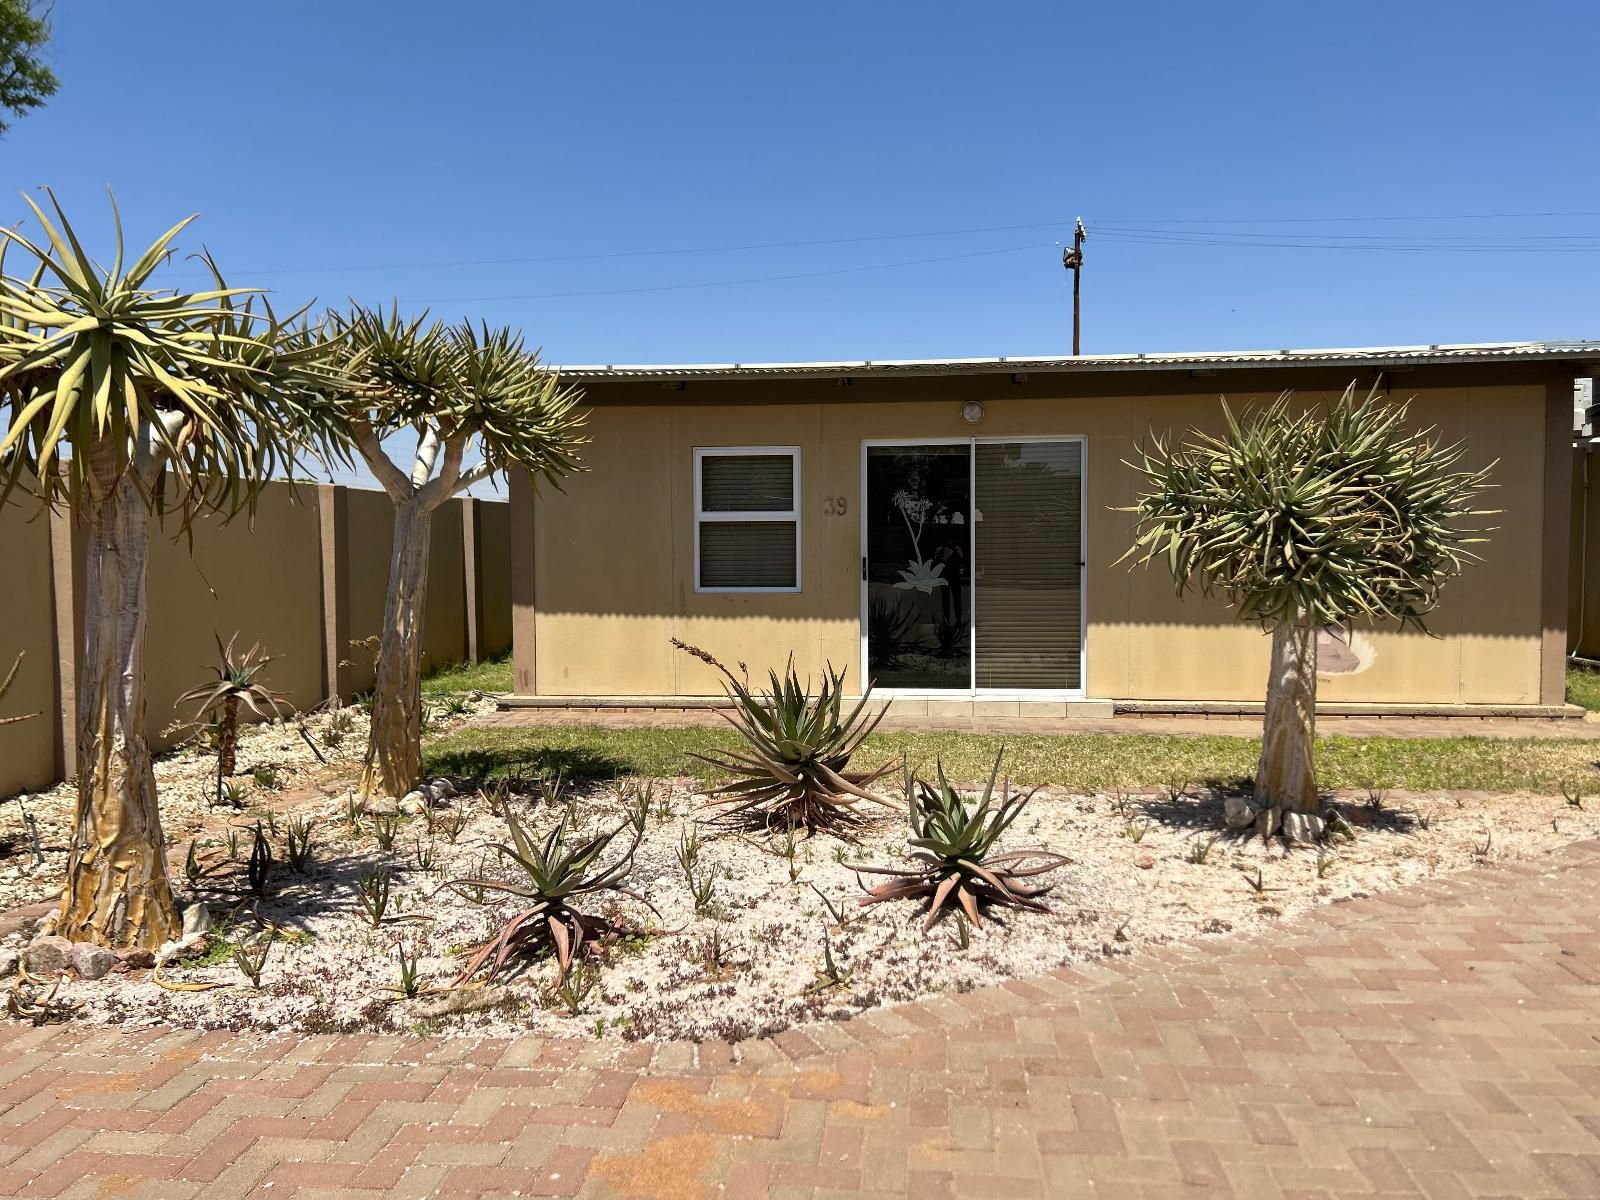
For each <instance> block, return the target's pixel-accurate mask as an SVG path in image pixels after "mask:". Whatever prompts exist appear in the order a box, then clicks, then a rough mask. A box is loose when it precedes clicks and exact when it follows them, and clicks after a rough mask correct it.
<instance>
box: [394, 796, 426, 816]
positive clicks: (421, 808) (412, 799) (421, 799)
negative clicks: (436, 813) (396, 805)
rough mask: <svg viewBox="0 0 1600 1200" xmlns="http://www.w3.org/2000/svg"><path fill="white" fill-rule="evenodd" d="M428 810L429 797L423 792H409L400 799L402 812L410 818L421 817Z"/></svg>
mask: <svg viewBox="0 0 1600 1200" xmlns="http://www.w3.org/2000/svg"><path fill="white" fill-rule="evenodd" d="M427 810H428V797H427V796H425V795H423V794H422V793H421V792H407V793H406V794H405V795H404V796H402V797H400V811H401V812H403V813H405V814H406V816H408V817H420V816H421V815H422V814H423V813H425V812H426V811H427Z"/></svg>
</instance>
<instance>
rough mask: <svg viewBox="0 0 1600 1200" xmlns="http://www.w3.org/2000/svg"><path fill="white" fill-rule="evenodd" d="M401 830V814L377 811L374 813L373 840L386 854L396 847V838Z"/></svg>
mask: <svg viewBox="0 0 1600 1200" xmlns="http://www.w3.org/2000/svg"><path fill="white" fill-rule="evenodd" d="M399 832H400V814H399V813H397V812H375V813H373V814H372V840H373V841H375V842H377V843H378V849H379V850H382V851H383V852H384V853H385V854H387V853H389V851H391V850H393V849H394V839H395V837H396V835H397V834H399Z"/></svg>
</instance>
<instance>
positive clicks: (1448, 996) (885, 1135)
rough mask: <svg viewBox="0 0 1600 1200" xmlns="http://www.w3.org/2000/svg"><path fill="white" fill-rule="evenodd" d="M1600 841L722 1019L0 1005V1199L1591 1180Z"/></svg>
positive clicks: (1435, 1194)
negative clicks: (399, 1032) (1295, 911)
mask: <svg viewBox="0 0 1600 1200" xmlns="http://www.w3.org/2000/svg"><path fill="white" fill-rule="evenodd" d="M1597 893H1600V844H1597V843H1585V844H1581V845H1577V846H1573V847H1569V848H1568V849H1567V850H1565V851H1563V852H1562V853H1560V854H1556V855H1552V856H1549V857H1547V858H1542V859H1538V860H1535V861H1531V862H1525V863H1517V864H1508V865H1501V866H1496V867H1490V868H1485V869H1482V870H1479V871H1475V872H1472V873H1470V874H1467V875H1462V876H1457V877H1454V878H1451V879H1446V880H1442V881H1433V882H1430V883H1427V884H1424V885H1421V886H1419V887H1417V888H1415V889H1412V890H1411V891H1409V892H1400V893H1395V894H1393V895H1391V896H1388V897H1373V898H1368V899H1363V900H1357V901H1354V902H1352V903H1347V904H1340V905H1334V906H1331V907H1329V908H1326V909H1323V910H1321V911H1320V912H1318V913H1316V914H1314V915H1312V916H1310V917H1307V918H1305V919H1303V920H1300V921H1297V922H1295V923H1293V924H1290V925H1285V926H1284V927H1282V928H1280V929H1277V930H1274V931H1272V932H1271V934H1270V935H1262V936H1257V937H1253V938H1247V939H1238V940H1234V941H1226V942H1210V943H1207V944H1206V945H1204V946H1171V947H1163V948H1158V949H1156V950H1154V951H1151V952H1148V953H1145V954H1142V955H1140V956H1138V957H1136V958H1133V959H1128V960H1115V961H1113V962H1111V963H1108V964H1103V965H1096V966H1092V967H1088V968H1085V969H1082V970H1078V971H1068V970H1063V971H1061V972H1058V973H1057V974H1056V975H1053V976H1047V977H1044V978H1040V979H1034V980H1027V981H1014V982H1012V983H1009V984H1007V985H1004V986H1001V987H995V988H990V989H985V990H982V991H977V992H972V993H968V994H966V995H958V996H951V997H942V998H938V999H935V1000H932V1001H929V1002H926V1003H922V1004H918V1005H911V1006H905V1007H901V1008H894V1009H886V1010H882V1011H878V1012H874V1013H871V1014H868V1015H866V1016H864V1017H861V1018H858V1019H856V1020H854V1021H849V1022H843V1023H840V1024H830V1025H823V1026H817V1027H810V1028H807V1029H804V1030H798V1031H793V1032H791V1033H790V1034H787V1035H785V1036H783V1037H780V1038H777V1039H774V1040H772V1041H760V1042H751V1043H745V1044H743V1045H740V1046H737V1047H731V1048H730V1047H728V1046H725V1045H721V1044H707V1045H704V1046H700V1047H694V1046H688V1045H683V1044H670V1045H660V1046H640V1045H627V1044H616V1043H609V1042H606V1043H602V1042H596V1041H580V1040H573V1041H565V1042H559V1041H547V1040H541V1039H532V1038H529V1039H520V1040H516V1041H474V1040H467V1039H458V1040H450V1041H427V1040H418V1039H410V1038H398V1037H380V1038H372V1037H294V1038H278V1039H273V1038H266V1039H263V1038H261V1037H256V1036H244V1035H233V1034H216V1033H208V1034H200V1033H195V1032H191V1031H174V1030H140V1031H122V1030H108V1029H93V1028H77V1027H73V1026H70V1025H69V1026H62V1027H56V1028H44V1029H34V1028H31V1027H29V1026H25V1025H21V1024H19V1023H16V1022H10V1023H8V1024H6V1025H4V1026H0V1195H5V1196H28V1197H32V1196H41V1197H43V1196H62V1197H104V1196H129V1197H150V1198H152V1200H185V1198H187V1197H202V1196H203V1197H205V1198H206V1200H227V1198H229V1197H238V1196H264V1197H273V1198H274V1200H276V1198H278V1197H289V1196H294V1197H304V1198H306V1200H313V1198H314V1200H335V1198H353V1197H378V1196H408V1197H424V1196H438V1197H487V1196H494V1197H502V1196H513V1195H521V1196H582V1197H597V1198H599V1197H661V1198H663V1200H697V1198H700V1197H707V1198H726V1200H735V1198H737V1197H767V1196H771V1197H777V1198H784V1197H802V1196H805V1197H831V1196H846V1195H850V1196H881V1197H888V1196H901V1195H907V1194H912V1195H917V1196H953V1197H993V1196H1006V1197H1016V1198H1026V1197H1034V1196H1063V1197H1079V1196H1082V1197H1124V1196H1126V1197H1133V1198H1135V1200H1162V1198H1168V1197H1171V1198H1174V1200H1176V1198H1182V1200H1207V1198H1211V1197H1241V1198H1244V1197H1249V1198H1257V1197H1260V1198H1270V1200H1341V1198H1349V1197H1378V1196H1382V1197H1413V1198H1423V1200H1458V1198H1465V1200H1471V1198H1476V1197H1518V1198H1540V1197H1550V1198H1554V1197H1583V1198H1594V1197H1600V986H1597V984H1600V936H1597V935H1600V906H1597V905H1596V904H1595V903H1594V897H1595V895H1596V894H1597Z"/></svg>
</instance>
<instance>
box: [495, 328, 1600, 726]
mask: <svg viewBox="0 0 1600 1200" xmlns="http://www.w3.org/2000/svg"><path fill="white" fill-rule="evenodd" d="M1597 362H1600V343H1594V342H1585V343H1575V342H1550V343H1517V344H1497V345H1470V346H1468V345H1450V346H1446V345H1435V346H1407V347H1394V348H1378V349H1353V350H1284V351H1258V352H1257V351H1252V352H1242V353H1200V354H1135V355H1087V356H1083V357H1066V358H1050V357H1046V358H1016V359H1012V358H989V359H951V360H919V361H895V362H822V363H775V364H757V365H752V364H739V363H734V364H727V365H701V366H594V367H575V368H565V369H564V370H563V375H564V376H565V377H566V378H568V379H570V380H572V381H574V382H577V383H581V384H582V385H583V386H584V389H585V391H586V393H587V403H588V404H589V406H590V407H591V409H592V416H591V419H590V423H589V430H588V432H589V434H590V436H591V438H592V443H591V444H590V445H589V446H588V447H587V448H586V450H585V453H584V458H585V461H586V463H587V465H588V470H587V472H586V473H584V474H582V475H579V476H577V477H575V478H573V479H572V480H570V481H569V482H568V483H567V484H566V485H565V490H564V491H560V490H556V489H554V488H549V487H541V488H539V489H537V491H536V490H535V489H533V488H532V487H531V486H530V484H529V481H528V479H527V477H526V476H521V475H519V476H518V477H517V478H515V479H514V480H513V484H512V494H511V521H512V559H513V566H512V571H513V577H512V588H513V605H514V618H513V619H514V637H515V667H516V673H515V692H516V694H515V696H513V697H512V699H511V701H510V702H511V703H513V704H526V705H538V706H572V707H610V706H626V707H635V706H637V707H663V706H667V707H670V706H677V705H696V704H704V703H707V702H708V699H709V698H720V696H721V687H720V684H719V679H718V676H717V674H716V672H715V671H714V670H713V669H712V668H711V667H709V666H707V665H706V664H705V663H703V662H701V661H699V660H697V659H696V658H694V657H692V656H690V655H687V654H685V653H683V652H681V651H680V650H678V649H676V648H675V647H674V645H673V642H674V640H675V639H676V640H678V641H681V642H686V643H689V644H691V645H695V646H699V647H703V648H704V649H706V650H708V651H710V652H711V653H712V654H713V655H715V656H716V657H717V658H718V659H720V660H722V661H723V662H725V663H727V664H728V665H729V666H730V667H734V669H736V670H737V666H736V664H741V663H742V664H745V665H746V666H747V667H748V668H749V670H750V672H751V674H752V676H753V677H754V678H756V679H764V678H765V675H766V671H767V669H768V668H770V667H777V668H780V669H781V668H782V666H783V664H784V663H785V661H786V660H788V659H789V658H790V656H793V659H794V662H795V664H796V666H797V667H798V668H799V669H800V670H801V671H802V672H805V673H809V674H812V675H815V674H816V673H818V672H819V671H820V670H821V669H822V668H823V666H824V665H825V664H832V665H833V666H834V667H836V668H846V669H848V672H849V678H850V679H851V680H855V681H859V680H862V679H865V678H871V679H873V680H874V681H875V683H876V686H877V689H878V691H879V693H880V694H883V695H887V696H892V697H893V699H894V701H895V709H896V711H897V713H904V714H907V715H911V716H915V715H919V714H922V713H928V714H930V715H964V714H972V715H979V716H989V715H994V716H999V715H1019V716H1028V715H1047V714H1048V715H1058V716H1059V715H1074V714H1083V715H1090V714H1101V715H1104V714H1109V712H1110V711H1112V709H1113V707H1115V708H1116V709H1118V710H1130V709H1133V710H1154V711H1172V712H1184V711H1240V710H1247V709H1248V708H1249V707H1250V706H1253V705H1259V704H1260V702H1261V699H1262V696H1263V693H1264V689H1265V680H1266V662H1267V657H1266V656H1267V644H1268V640H1269V639H1267V638H1266V637H1265V636H1263V634H1262V632H1261V631H1260V629H1259V628H1258V627H1257V626H1255V625H1251V624H1248V623H1241V622H1239V621H1237V620H1236V619H1235V617H1234V614H1233V613H1232V612H1231V611H1229V610H1228V609H1227V608H1226V607H1224V606H1223V605H1221V604H1220V603H1215V602H1205V601H1202V600H1200V599H1199V598H1197V597H1194V596H1188V597H1185V598H1182V599H1180V598H1178V597H1177V596H1176V595H1175V592H1174V588H1173V585H1172V582H1171V580H1170V578H1169V577H1168V576H1167V574H1166V572H1165V571H1164V570H1162V569H1158V568H1153V569H1132V570H1130V569H1129V567H1128V566H1127V565H1126V564H1119V562H1118V560H1119V559H1120V558H1121V557H1122V555H1123V553H1124V552H1125V551H1126V550H1127V549H1128V546H1129V543H1130V530H1131V528H1132V518H1131V517H1130V515H1129V514H1128V513H1126V512H1124V511H1121V510H1122V509H1123V508H1124V507H1125V506H1127V505H1129V504H1131V503H1132V501H1133V498H1134V495H1135V491H1136V489H1137V487H1138V486H1139V483H1140V476H1139V475H1138V473H1137V472H1136V471H1135V470H1134V469H1133V468H1131V467H1129V466H1128V465H1127V461H1126V460H1129V459H1131V458H1133V457H1135V453H1134V452H1135V447H1136V445H1137V443H1138V442H1139V440H1140V439H1142V438H1145V437H1147V436H1148V435H1149V434H1150V433H1151V432H1152V431H1159V432H1168V433H1176V434H1180V435H1181V434H1182V433H1183V432H1184V431H1185V430H1187V429H1189V428H1198V429H1207V430H1213V431H1214V430H1217V429H1219V428H1220V427H1221V422H1222V410H1221V405H1220V404H1219V402H1218V401H1219V397H1223V396H1225V397H1226V398H1227V400H1228V402H1229V403H1230V405H1233V406H1234V407H1235V408H1236V409H1237V408H1242V407H1246V406H1249V405H1251V404H1255V403H1261V402H1265V401H1269V400H1271V399H1273V398H1275V397H1276V396H1277V395H1278V394H1279V393H1280V392H1283V391H1285V390H1292V391H1293V392H1294V393H1295V395H1296V396H1297V397H1298V398H1299V399H1300V400H1301V401H1303V402H1306V403H1323V402H1327V401H1331V400H1333V399H1335V398H1337V396H1338V395H1339V394H1340V393H1341V392H1342V391H1343V390H1344V388H1345V387H1346V386H1348V385H1349V384H1350V383H1351V382H1352V381H1353V382H1354V383H1355V385H1356V387H1357V388H1358V389H1359V390H1361V391H1363V392H1364V391H1365V390H1366V389H1367V388H1369V387H1371V386H1373V384H1374V383H1377V384H1378V386H1379V387H1380V389H1381V390H1382V391H1383V392H1384V393H1385V394H1387V395H1389V396H1392V397H1393V398H1394V399H1395V400H1396V401H1400V400H1410V401H1411V416H1412V419H1413V420H1414V421H1415V422H1416V423H1418V424H1419V425H1424V426H1436V427H1437V429H1438V433H1439V436H1440V437H1442V438H1443V439H1445V440H1447V441H1455V440H1458V439H1459V440H1464V441H1465V442H1466V443H1467V446H1468V460H1469V463H1470V464H1481V463H1488V462H1491V461H1496V460H1497V461H1498V466H1496V468H1495V472H1494V479H1495V482H1496V483H1497V484H1498V491H1497V492H1496V493H1495V507H1496V508H1498V509H1501V510H1503V511H1502V512H1501V513H1500V514H1499V515H1497V516H1496V517H1494V518H1493V524H1494V525H1495V526H1496V528H1495V530H1494V532H1493V533H1492V534H1491V535H1490V537H1489V541H1488V543H1487V544H1486V545H1484V546H1482V547H1480V548H1479V549H1480V552H1481V555H1482V559H1483V561H1482V563H1481V564H1478V565H1475V566H1473V567H1471V568H1470V569H1469V570H1468V571H1467V572H1466V574H1465V575H1464V576H1463V577H1462V578H1460V579H1458V580H1456V581H1455V582H1453V583H1452V584H1450V585H1449V587H1448V588H1447V590H1446V593H1445V597H1444V602H1443V605H1442V607H1441V608H1440V610H1439V611H1438V613H1437V614H1436V615H1435V617H1434V619H1433V622H1432V625H1433V631H1434V634H1435V636H1432V637H1429V636H1426V635H1422V634H1419V633H1415V632H1401V631H1399V630H1398V629H1397V628H1395V627H1394V626H1392V625H1391V626H1378V627H1375V628H1371V629H1366V628H1357V629H1353V630H1349V631H1330V632H1329V633H1328V634H1325V635H1324V646H1325V653H1324V654H1323V656H1322V666H1323V671H1324V680H1323V684H1322V687H1321V689H1320V696H1321V700H1322V702H1323V703H1324V705H1325V706H1326V707H1327V709H1328V711H1330V712H1339V711H1344V712H1379V713H1387V712H1436V711H1441V710H1442V711H1449V712H1461V713H1490V712H1511V713H1516V714H1523V715H1551V714H1555V713H1558V712H1562V711H1565V710H1564V709H1563V707H1562V706H1563V704H1564V686H1563V675H1564V672H1563V667H1564V662H1563V659H1564V655H1565V652H1566V649H1567V646H1566V637H1567V633H1566V625H1567V605H1568V559H1569V551H1570V548H1569V544H1568V537H1569V529H1570V526H1571V520H1572V501H1571V494H1572V493H1571V487H1572V429H1573V424H1572V420H1573V380H1574V378H1576V377H1578V376H1586V375H1591V374H1593V373H1594V370H1595V365H1596V363H1597Z"/></svg>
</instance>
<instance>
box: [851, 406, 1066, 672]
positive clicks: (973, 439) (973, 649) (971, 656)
mask: <svg viewBox="0 0 1600 1200" xmlns="http://www.w3.org/2000/svg"><path fill="white" fill-rule="evenodd" d="M986 442H987V443H996V442H1002V443H1003V442H1077V443H1078V463H1079V468H1078V489H1079V490H1078V553H1079V554H1080V555H1082V557H1081V558H1080V559H1079V561H1078V686H1077V687H1075V688H980V687H977V686H968V687H965V688H890V687H884V688H874V689H873V691H874V692H875V693H876V694H879V695H883V696H887V697H890V698H894V697H903V698H905V699H913V700H915V699H925V700H960V699H970V700H1081V699H1083V697H1084V696H1085V695H1086V694H1087V691H1086V689H1087V687H1088V682H1089V598H1088V587H1089V565H1088V564H1089V558H1088V554H1089V543H1088V538H1089V504H1088V500H1089V439H1088V437H1087V436H1086V435H1084V434H1081V433H1067V434H1027V435H1025V436H1014V435H1007V434H992V435H983V436H978V435H973V436H969V437H924V438H916V437H895V438H863V439H862V440H861V473H860V483H861V490H860V492H859V493H858V495H859V496H860V497H861V499H860V503H859V508H860V510H861V513H860V521H859V523H858V525H857V537H858V539H859V540H858V544H857V547H856V549H857V555H856V557H857V558H858V559H861V560H863V561H864V560H865V558H866V553H867V451H868V450H870V449H872V448H873V447H880V448H881V447H914V446H970V447H971V448H972V453H970V454H969V455H968V457H967V476H968V480H969V482H968V487H967V494H968V496H969V498H970V500H969V502H970V503H971V505H972V507H973V508H974V509H976V508H977V504H978V480H977V475H978V455H977V447H978V446H979V444H980V443H986ZM977 536H978V522H977V521H976V520H975V519H974V520H969V521H968V522H967V562H968V563H969V564H970V566H969V568H968V569H969V571H970V572H971V584H970V586H971V590H972V615H973V617H974V618H976V616H977V612H978V556H977ZM860 583H861V603H860V610H859V612H858V614H857V619H858V620H859V621H860V623H861V638H860V647H859V652H860V671H861V679H862V681H863V684H865V683H866V682H868V681H870V676H869V674H868V661H869V660H868V655H867V610H868V607H869V605H868V595H869V588H870V587H871V581H870V580H868V579H865V578H863V579H862V580H861V581H860ZM969 625H970V629H969V631H968V649H967V680H968V682H969V684H975V683H976V680H977V654H978V636H977V634H978V630H977V622H976V620H975V619H974V620H972V621H970V622H969Z"/></svg>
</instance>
